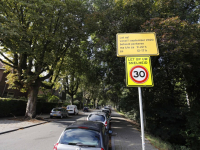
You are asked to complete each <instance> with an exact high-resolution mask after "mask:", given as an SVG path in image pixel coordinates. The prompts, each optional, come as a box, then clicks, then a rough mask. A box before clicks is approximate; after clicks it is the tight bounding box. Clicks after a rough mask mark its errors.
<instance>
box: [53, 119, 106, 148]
mask: <svg viewBox="0 0 200 150" xmlns="http://www.w3.org/2000/svg"><path fill="white" fill-rule="evenodd" d="M109 132H110V131H107V130H106V129H105V126H104V125H103V123H101V122H94V121H86V120H79V121H76V122H74V123H73V124H71V125H69V126H68V127H67V128H66V129H65V130H64V131H63V132H62V134H61V136H60V137H59V139H58V141H57V143H56V144H55V145H54V148H53V150H108V149H109Z"/></svg>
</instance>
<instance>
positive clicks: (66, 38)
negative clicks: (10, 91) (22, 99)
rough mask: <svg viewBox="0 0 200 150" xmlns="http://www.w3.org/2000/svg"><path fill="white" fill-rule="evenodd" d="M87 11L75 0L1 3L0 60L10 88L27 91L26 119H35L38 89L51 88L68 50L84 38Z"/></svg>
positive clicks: (10, 0) (34, 0)
mask: <svg viewBox="0 0 200 150" xmlns="http://www.w3.org/2000/svg"><path fill="white" fill-rule="evenodd" d="M86 12H87V9H85V7H84V5H83V3H82V1H77V0H76V1H73V0H72V1H71V0H65V1H63V0H53V1H37V0H28V1H27V0H20V1H18V0H7V1H1V2H0V22H1V24H0V29H1V31H2V32H1V33H0V46H3V49H2V50H1V52H0V54H1V55H2V56H3V57H4V59H1V58H0V61H1V62H3V63H4V64H6V65H7V66H9V67H8V68H7V69H8V70H9V71H10V72H9V75H8V79H9V85H10V86H11V87H12V88H19V89H21V90H28V93H29V96H28V103H27V108H26V114H25V116H27V117H31V118H32V117H35V116H36V101H37V94H38V90H39V87H40V86H44V87H46V88H51V87H52V86H53V83H54V81H55V80H56V79H57V77H58V75H59V72H60V68H61V66H62V64H63V61H64V58H65V57H66V54H67V52H68V50H69V49H70V48H71V46H72V45H79V43H80V41H81V40H82V39H85V38H87V34H86V32H85V27H84V23H83V21H84V15H85V13H86ZM45 80H48V81H49V85H47V84H44V82H43V81H45Z"/></svg>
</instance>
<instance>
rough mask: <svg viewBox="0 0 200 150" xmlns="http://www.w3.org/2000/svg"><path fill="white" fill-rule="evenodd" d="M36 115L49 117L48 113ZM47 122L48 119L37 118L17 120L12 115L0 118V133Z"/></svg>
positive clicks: (44, 117)
mask: <svg viewBox="0 0 200 150" xmlns="http://www.w3.org/2000/svg"><path fill="white" fill-rule="evenodd" d="M37 117H38V118H43V119H47V118H49V114H45V115H38V116H37ZM47 122H48V121H45V120H38V119H32V120H26V121H18V120H17V119H15V118H14V117H9V118H0V134H4V133H8V132H12V131H16V130H20V129H24V128H29V127H32V126H36V125H40V124H44V123H47Z"/></svg>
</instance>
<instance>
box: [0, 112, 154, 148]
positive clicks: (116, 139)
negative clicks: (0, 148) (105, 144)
mask: <svg viewBox="0 0 200 150" xmlns="http://www.w3.org/2000/svg"><path fill="white" fill-rule="evenodd" d="M37 117H38V118H42V120H37V119H35V120H31V121H18V120H15V118H14V117H9V118H0V135H1V134H5V133H8V132H13V131H17V130H20V129H24V128H29V127H33V126H37V125H40V124H44V123H47V122H48V118H49V114H44V115H39V116H37ZM111 130H112V132H113V134H112V137H111V145H112V150H142V139H141V132H140V131H139V130H138V129H137V128H136V127H135V125H134V124H133V123H132V122H131V121H130V120H128V119H126V118H124V117H123V116H121V115H120V114H118V113H117V112H115V111H112V120H111ZM145 150H157V149H156V148H155V147H153V146H152V145H151V144H150V142H149V141H148V140H147V139H145Z"/></svg>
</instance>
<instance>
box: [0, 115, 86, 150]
mask: <svg viewBox="0 0 200 150" xmlns="http://www.w3.org/2000/svg"><path fill="white" fill-rule="evenodd" d="M87 115H88V113H84V114H83V115H71V116H70V117H69V118H64V119H56V118H53V119H49V121H51V122H48V123H45V124H42V125H38V126H34V127H31V128H26V129H22V130H17V131H14V132H10V133H6V134H2V135H0V150H52V149H53V147H54V144H55V143H56V142H57V140H58V138H59V136H60V134H61V132H62V131H63V130H64V129H65V128H66V127H67V126H68V125H70V124H71V123H73V122H74V121H76V120H85V119H86V117H87Z"/></svg>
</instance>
